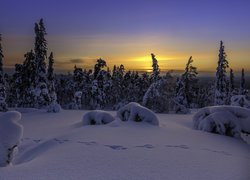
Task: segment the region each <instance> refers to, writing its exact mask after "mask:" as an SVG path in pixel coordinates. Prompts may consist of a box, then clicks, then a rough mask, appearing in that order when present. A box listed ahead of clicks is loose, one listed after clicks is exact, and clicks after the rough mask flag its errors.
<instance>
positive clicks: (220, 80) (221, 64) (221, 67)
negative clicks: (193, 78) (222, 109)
mask: <svg viewBox="0 0 250 180" xmlns="http://www.w3.org/2000/svg"><path fill="white" fill-rule="evenodd" d="M227 68H228V61H227V59H226V53H225V50H224V45H223V42H222V41H220V50H219V60H218V66H217V69H216V82H215V97H214V105H225V104H227V99H228V98H227V94H228V87H227V84H228V83H227V77H226V69H227Z"/></svg>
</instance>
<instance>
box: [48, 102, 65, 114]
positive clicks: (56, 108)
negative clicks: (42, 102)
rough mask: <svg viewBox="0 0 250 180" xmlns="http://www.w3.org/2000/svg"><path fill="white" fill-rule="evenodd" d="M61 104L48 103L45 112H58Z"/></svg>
mask: <svg viewBox="0 0 250 180" xmlns="http://www.w3.org/2000/svg"><path fill="white" fill-rule="evenodd" d="M61 109H62V108H61V106H60V104H58V103H52V104H50V105H49V107H48V110H47V112H49V113H58V112H60V111H61Z"/></svg>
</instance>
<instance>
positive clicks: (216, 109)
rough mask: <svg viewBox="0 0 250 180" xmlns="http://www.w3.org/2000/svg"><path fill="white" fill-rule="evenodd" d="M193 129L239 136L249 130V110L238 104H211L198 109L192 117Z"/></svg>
mask: <svg viewBox="0 0 250 180" xmlns="http://www.w3.org/2000/svg"><path fill="white" fill-rule="evenodd" d="M193 125H194V128H195V129H198V130H202V131H207V132H213V133H218V134H222V135H227V136H233V137H240V133H241V131H244V132H250V110H249V109H246V108H242V107H238V106H212V107H205V108H202V109H200V110H199V111H198V112H197V113H196V114H195V115H194V117H193Z"/></svg>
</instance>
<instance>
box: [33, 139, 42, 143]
mask: <svg viewBox="0 0 250 180" xmlns="http://www.w3.org/2000/svg"><path fill="white" fill-rule="evenodd" d="M33 141H34V142H35V143H40V142H41V141H42V140H41V139H34V140H33Z"/></svg>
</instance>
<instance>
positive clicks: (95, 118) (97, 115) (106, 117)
mask: <svg viewBox="0 0 250 180" xmlns="http://www.w3.org/2000/svg"><path fill="white" fill-rule="evenodd" d="M114 120H115V118H114V117H113V116H111V115H110V114H109V113H108V112H106V111H101V110H93V111H90V112H87V113H86V114H85V115H84V116H83V119H82V123H83V125H102V124H108V123H110V122H112V121H114Z"/></svg>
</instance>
